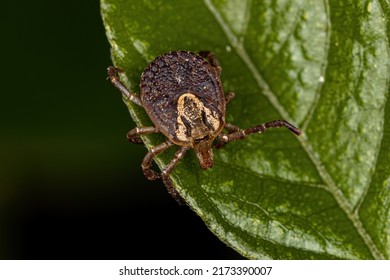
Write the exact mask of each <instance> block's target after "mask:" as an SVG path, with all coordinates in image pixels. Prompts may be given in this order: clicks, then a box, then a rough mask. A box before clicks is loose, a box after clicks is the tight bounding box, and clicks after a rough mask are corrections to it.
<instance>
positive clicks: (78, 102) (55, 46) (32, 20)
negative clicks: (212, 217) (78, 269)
mask: <svg viewBox="0 0 390 280" xmlns="http://www.w3.org/2000/svg"><path fill="white" fill-rule="evenodd" d="M7 2H8V3H6V4H4V3H3V4H2V6H3V7H2V10H3V12H2V16H1V19H0V20H1V22H2V24H1V26H2V30H3V34H2V35H3V36H2V40H1V54H2V67H1V102H0V117H1V130H0V131H1V132H0V258H2V259H237V258H241V257H240V255H238V254H237V253H235V252H234V251H233V250H232V249H230V248H229V247H227V246H226V245H225V244H223V243H222V242H220V241H219V240H218V239H217V238H216V237H215V236H214V235H213V234H212V233H211V232H210V231H209V230H208V229H207V227H206V226H205V225H204V223H203V222H202V220H201V219H200V218H199V217H198V216H197V215H196V214H195V213H193V212H192V211H191V210H190V209H189V208H188V207H186V206H179V205H177V204H176V202H175V201H174V200H173V199H172V198H171V197H170V196H169V195H168V194H167V192H166V190H165V187H164V186H163V184H162V183H161V182H160V181H156V182H149V181H147V179H146V178H145V177H144V176H143V175H142V172H141V167H140V163H141V160H142V158H143V156H144V155H145V153H146V149H145V148H144V147H143V146H142V145H132V144H130V143H127V142H126V138H125V134H126V132H127V131H128V130H130V129H131V128H133V127H134V126H135V125H134V123H133V121H132V120H131V118H130V115H129V113H128V111H127V108H126V107H125V105H124V104H123V102H122V100H121V97H120V94H119V93H118V91H117V90H116V89H115V88H114V87H113V86H112V85H111V84H110V83H109V82H108V81H107V80H106V73H105V71H106V68H107V66H108V65H110V64H111V61H110V47H109V44H108V42H107V39H106V36H105V33H104V28H103V24H102V20H101V18H100V10H99V2H98V1H76V0H67V1H22V2H20V1H7Z"/></svg>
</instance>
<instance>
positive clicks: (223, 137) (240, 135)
mask: <svg viewBox="0 0 390 280" xmlns="http://www.w3.org/2000/svg"><path fill="white" fill-rule="evenodd" d="M282 126H284V127H286V128H288V129H289V130H290V131H291V132H292V133H294V134H295V135H297V136H299V135H300V134H301V133H302V132H301V131H300V130H299V129H298V128H296V127H295V126H293V125H292V124H290V123H289V122H286V121H284V120H277V121H271V122H266V123H264V124H260V125H256V126H252V127H250V128H247V129H243V130H241V129H239V130H238V131H236V132H233V133H229V134H224V133H221V134H220V135H218V142H217V143H216V144H215V147H216V148H217V149H218V148H221V147H222V146H224V145H226V144H227V143H229V142H231V141H235V140H240V139H245V138H246V137H247V135H249V134H253V133H263V132H264V131H266V130H267V129H268V128H270V127H275V128H279V127H282Z"/></svg>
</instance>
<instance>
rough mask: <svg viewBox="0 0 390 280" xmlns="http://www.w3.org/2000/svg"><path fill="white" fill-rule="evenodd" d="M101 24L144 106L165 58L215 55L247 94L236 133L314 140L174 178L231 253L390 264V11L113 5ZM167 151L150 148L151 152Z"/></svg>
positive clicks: (233, 155)
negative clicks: (143, 93) (151, 78)
mask: <svg viewBox="0 0 390 280" xmlns="http://www.w3.org/2000/svg"><path fill="white" fill-rule="evenodd" d="M101 11H102V16H103V21H104V25H105V27H106V32H107V36H108V39H109V41H110V43H111V46H112V56H113V61H114V64H115V66H117V67H120V68H122V69H124V70H125V73H124V74H123V75H122V77H121V78H122V79H123V81H124V82H125V83H126V84H127V85H128V86H129V87H130V88H131V89H132V90H133V91H134V92H138V91H139V86H138V84H139V80H140V75H141V73H142V71H143V69H144V68H145V67H146V66H147V64H148V63H149V62H150V61H151V60H153V59H154V58H155V57H157V56H158V55H160V54H163V53H165V52H168V51H172V50H191V51H195V52H196V51H201V50H211V51H213V52H214V53H215V54H216V55H217V57H218V59H219V61H220V64H221V66H222V69H223V70H222V82H223V86H224V89H225V92H227V91H234V92H235V93H236V97H235V99H234V100H233V101H232V103H230V104H229V105H228V108H227V113H226V118H227V121H228V122H231V123H234V124H237V125H239V126H240V127H241V128H247V127H249V126H252V125H256V124H260V123H264V122H266V121H270V120H274V119H281V118H282V119H286V120H288V121H290V122H292V123H294V124H296V125H297V126H298V127H300V128H301V129H302V130H303V131H304V133H303V135H301V136H300V137H295V136H294V135H292V134H291V133H290V132H289V131H287V130H286V129H274V130H270V131H267V133H264V134H263V135H253V136H250V137H248V138H247V139H246V140H244V141H237V142H234V143H230V144H228V145H227V146H226V147H224V148H223V149H220V150H214V155H215V162H214V167H213V168H212V169H210V170H207V171H202V170H201V169H200V168H199V167H198V163H197V159H196V157H195V155H194V153H193V152H192V151H191V152H189V153H188V154H187V155H186V156H185V158H184V160H183V161H182V162H181V163H180V164H179V165H178V167H177V168H176V169H175V170H174V172H173V173H172V176H171V178H172V180H173V181H174V184H175V187H176V188H177V190H178V191H179V192H180V193H181V195H182V196H183V197H184V198H185V200H186V201H187V202H188V204H189V205H190V207H191V208H192V209H193V210H194V211H196V213H198V215H199V216H200V217H201V218H202V219H203V220H204V222H205V223H206V224H207V226H208V227H209V228H210V229H211V231H213V232H214V233H215V234H216V235H217V236H218V237H219V238H220V239H221V240H223V241H224V242H226V243H227V244H229V245H230V246H232V247H233V248H234V249H236V250H237V251H238V252H240V253H241V254H242V255H244V256H246V257H248V258H270V259H383V258H386V259H388V258H389V257H390V245H389V241H390V240H389V236H390V217H389V216H390V215H389V213H390V210H389V205H390V172H389V171H390V148H389V141H390V140H389V139H390V138H389V136H390V125H389V121H390V118H389V113H390V108H389V102H388V101H387V98H388V92H389V63H388V61H389V31H388V29H389V23H388V18H389V16H390V8H389V4H388V3H387V2H386V1H356V0H349V1H348V0H346V1H336V0H334V1H332V0H329V1H305V0H298V1H292V0H279V1H271V0H269V1H266V0H263V1H260V0H259V1H255V0H252V1H251V0H203V1H189V0H185V1H183V0H172V1H148V0H143V1H136V2H135V1H125V0H102V1H101ZM126 104H127V106H128V107H129V109H130V113H131V115H132V117H133V118H134V119H135V121H136V122H137V123H138V124H139V125H140V126H141V125H142V126H147V125H152V123H151V121H150V120H149V118H148V116H147V114H146V112H145V111H144V110H143V109H142V108H140V107H138V106H136V105H134V104H130V103H129V102H126ZM163 139H164V138H163V137H161V136H158V135H157V136H156V135H151V136H147V137H144V140H145V142H146V145H147V147H148V148H151V147H152V146H154V145H156V144H158V143H160V142H161V141H163ZM173 153H174V150H173V149H172V150H170V151H168V152H166V153H164V154H163V155H162V156H159V157H158V158H157V163H158V165H159V166H160V167H163V166H165V165H166V164H167V163H168V162H169V161H170V159H171V158H172V156H173Z"/></svg>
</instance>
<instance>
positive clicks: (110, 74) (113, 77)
mask: <svg viewBox="0 0 390 280" xmlns="http://www.w3.org/2000/svg"><path fill="white" fill-rule="evenodd" d="M120 71H121V70H120V69H118V68H115V67H114V66H109V67H108V68H107V78H108V79H110V81H111V83H112V84H113V85H114V86H115V87H116V88H117V89H119V91H120V92H121V93H122V94H123V95H124V96H125V97H126V98H127V99H129V100H130V101H132V102H134V103H135V104H137V105H139V106H142V104H141V100H140V99H139V97H138V96H137V95H135V94H134V93H131V92H130V90H128V88H127V87H126V86H125V85H124V84H123V83H122V82H121V81H120V79H119V75H118V72H120Z"/></svg>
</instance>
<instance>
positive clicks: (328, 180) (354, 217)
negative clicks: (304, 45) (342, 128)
mask: <svg viewBox="0 0 390 280" xmlns="http://www.w3.org/2000/svg"><path fill="white" fill-rule="evenodd" d="M326 2H327V1H326ZM203 3H204V5H205V6H206V8H207V9H208V10H209V11H210V13H211V14H212V15H213V16H214V18H215V20H216V21H217V23H218V24H219V26H220V27H221V28H222V30H223V32H224V34H225V36H226V38H227V40H228V41H229V43H230V45H231V46H232V48H233V50H234V51H235V52H236V53H237V55H238V56H239V57H240V58H241V59H242V61H243V62H244V63H245V65H246V66H247V67H248V69H249V71H250V72H251V74H252V76H253V78H254V79H255V80H256V82H257V85H258V86H259V88H260V89H261V90H262V93H263V94H264V95H265V96H266V97H267V98H268V100H269V101H270V103H271V104H272V106H273V107H274V108H275V109H276V110H277V111H278V113H279V114H280V115H281V116H282V117H283V118H285V119H287V120H288V119H292V118H291V116H290V115H289V113H288V112H287V110H286V109H285V108H284V107H283V106H282V105H281V103H280V102H279V100H278V98H277V97H276V95H275V94H274V93H273V92H272V90H271V89H270V87H269V86H268V84H267V82H266V81H265V80H264V78H263V77H262V75H261V74H260V72H259V71H258V69H257V68H256V66H255V64H254V63H253V61H252V60H251V58H250V57H249V55H248V53H247V52H246V50H245V47H244V44H243V41H242V40H240V38H237V37H236V36H235V35H234V33H233V32H232V30H231V29H230V27H229V25H228V24H227V23H226V22H225V21H224V19H223V17H222V15H221V14H220V13H219V11H218V10H217V8H216V7H215V6H214V5H213V3H212V1H211V0H203ZM327 5H328V3H327ZM249 8H250V7H249ZM246 14H247V15H248V16H249V14H250V13H249V11H247V12H246ZM248 21H249V19H246V22H248ZM329 32H330V31H329ZM297 139H298V141H299V143H300V145H301V146H302V148H303V149H304V150H305V152H306V153H307V155H308V156H309V158H310V160H311V161H312V162H313V164H314V166H315V167H316V169H317V171H318V173H319V175H320V176H321V178H322V180H323V181H324V183H325V189H326V190H327V191H328V192H329V193H330V194H331V195H332V196H333V198H334V199H335V201H336V202H337V204H338V205H339V207H340V208H341V209H342V210H343V211H344V213H345V214H346V215H347V217H348V219H349V220H350V221H351V222H352V224H353V226H354V227H355V229H356V231H357V233H358V234H359V235H360V237H361V238H362V240H363V241H364V243H365V244H366V246H367V248H368V250H369V251H370V252H371V254H372V256H373V257H374V258H375V259H385V257H384V256H383V254H382V253H381V252H380V251H379V249H378V247H377V246H376V245H375V243H374V242H373V240H372V238H371V236H370V235H369V234H368V232H367V231H366V229H365V228H364V226H363V223H362V221H361V220H360V217H359V216H358V214H357V212H354V211H353V208H352V207H351V205H350V204H349V203H348V200H347V199H346V198H345V196H344V195H343V193H342V192H341V191H340V190H339V188H338V187H337V185H336V183H335V182H334V180H333V178H332V176H331V175H330V174H329V172H328V171H327V170H326V168H325V166H324V164H323V163H322V161H321V158H320V156H319V155H318V153H316V152H315V150H314V149H313V147H312V145H311V144H310V141H309V138H308V136H307V134H306V133H305V132H303V133H302V135H301V136H299V137H297Z"/></svg>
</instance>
